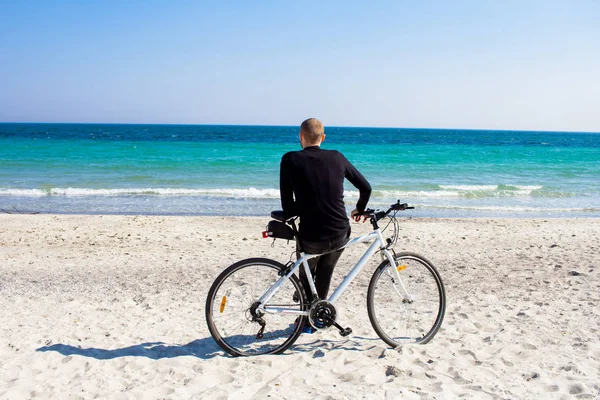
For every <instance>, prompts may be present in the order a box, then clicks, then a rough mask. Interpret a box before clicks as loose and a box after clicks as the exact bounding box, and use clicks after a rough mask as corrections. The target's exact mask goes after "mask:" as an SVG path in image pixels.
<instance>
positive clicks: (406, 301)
mask: <svg viewBox="0 0 600 400" xmlns="http://www.w3.org/2000/svg"><path fill="white" fill-rule="evenodd" d="M395 260H396V265H395V266H391V265H390V263H389V261H384V262H383V263H381V265H379V267H378V268H377V270H375V273H374V274H373V277H372V278H371V282H370V283H369V291H368V294H367V310H368V312H369V319H370V320H371V325H373V329H375V332H376V333H377V335H378V336H379V337H380V338H381V339H382V340H383V341H384V342H386V343H387V344H389V345H390V346H392V347H396V346H400V345H402V344H406V343H420V344H425V343H427V342H429V341H430V340H431V339H432V338H433V337H434V336H435V334H436V333H437V331H438V330H439V329H440V327H441V325H442V321H443V319H444V312H445V311H446V292H445V289H444V284H443V283H442V278H441V277H440V275H439V273H438V272H437V270H436V269H435V267H434V266H433V265H432V264H431V263H430V262H429V261H427V260H426V259H425V258H423V257H421V256H420V255H418V254H414V253H399V254H397V255H396V257H395ZM394 268H396V269H397V270H398V274H399V275H400V280H398V275H397V274H396V271H394Z"/></svg>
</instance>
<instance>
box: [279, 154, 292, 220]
mask: <svg viewBox="0 0 600 400" xmlns="http://www.w3.org/2000/svg"><path fill="white" fill-rule="evenodd" d="M291 172H292V171H291V165H290V160H289V156H288V155H287V154H284V155H283V157H282V158H281V164H280V165H279V194H280V196H281V208H282V209H283V214H284V215H285V217H286V218H291V217H293V216H295V215H296V203H295V202H294V190H293V187H292V177H291V175H292V174H291Z"/></svg>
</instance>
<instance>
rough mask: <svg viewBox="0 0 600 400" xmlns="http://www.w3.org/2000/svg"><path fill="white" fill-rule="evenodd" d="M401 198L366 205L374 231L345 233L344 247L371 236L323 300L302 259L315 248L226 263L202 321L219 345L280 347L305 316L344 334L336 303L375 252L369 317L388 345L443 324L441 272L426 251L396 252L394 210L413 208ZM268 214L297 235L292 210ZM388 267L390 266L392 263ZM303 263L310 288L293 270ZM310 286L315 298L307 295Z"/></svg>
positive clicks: (262, 350)
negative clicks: (290, 257) (382, 205)
mask: <svg viewBox="0 0 600 400" xmlns="http://www.w3.org/2000/svg"><path fill="white" fill-rule="evenodd" d="M412 208H414V207H409V206H408V205H407V204H400V201H398V202H397V203H396V204H393V205H391V206H390V208H389V209H388V210H387V211H381V210H371V209H367V210H366V211H365V212H364V213H362V215H364V216H365V217H366V218H369V220H370V222H371V224H372V226H373V231H372V232H371V233H368V234H366V235H363V236H359V237H356V238H354V239H351V240H350V241H348V242H347V243H346V245H344V246H343V247H344V248H347V247H351V246H353V245H356V244H358V243H368V242H370V241H371V240H373V243H372V244H371V245H370V246H369V248H368V249H367V250H366V251H365V253H364V254H363V256H362V257H361V258H360V259H359V261H358V262H357V263H356V265H355V266H354V268H353V269H352V270H351V271H350V273H349V274H348V275H347V276H346V277H345V278H344V280H343V281H342V282H341V283H340V285H339V286H338V287H337V288H336V289H335V290H334V292H333V293H332V294H331V296H330V297H329V299H319V298H318V296H317V295H316V293H317V291H316V289H315V285H314V282H313V279H312V275H311V272H310V268H309V265H308V262H307V260H309V259H311V258H314V257H317V256H319V255H320V254H305V253H304V252H302V251H301V242H300V249H299V250H300V251H299V258H298V259H297V261H295V262H293V261H289V262H288V263H287V264H285V265H284V264H282V263H280V262H278V261H274V260H270V259H266V258H249V259H246V260H242V261H239V262H236V263H235V264H233V265H231V266H229V267H228V268H226V269H225V270H224V271H223V272H222V273H221V274H220V275H219V276H218V277H217V278H216V279H215V281H214V282H213V284H212V286H211V288H210V290H209V292H208V296H207V299H206V310H205V311H206V321H207V324H208V329H209V331H210V334H211V335H212V337H213V338H214V339H215V341H216V342H217V344H218V345H219V346H220V347H221V348H222V349H223V350H225V351H226V352H227V353H229V354H231V355H233V356H252V355H262V354H279V353H281V352H283V351H285V350H286V349H288V348H289V347H290V346H292V344H294V342H295V341H296V340H297V339H298V337H299V336H300V334H301V333H302V329H303V327H304V325H305V323H306V321H307V320H308V321H309V323H310V325H311V326H313V327H314V328H317V329H323V328H328V327H331V326H335V327H336V328H338V329H339V331H340V334H341V335H342V336H347V335H349V334H350V333H351V332H352V330H351V329H350V328H343V327H342V326H341V325H339V323H338V322H337V321H336V314H337V312H336V309H335V306H334V303H335V302H336V300H337V299H338V298H339V297H340V296H341V295H342V293H343V292H344V291H345V290H346V288H347V287H348V286H349V285H350V283H351V282H352V281H353V280H354V278H355V277H356V276H357V275H358V273H359V272H360V271H361V270H362V269H363V267H364V266H365V264H366V263H367V261H368V260H369V259H370V258H371V257H372V256H373V255H374V254H375V253H377V252H379V253H380V255H381V258H382V262H381V264H379V266H378V267H377V268H376V270H375V272H374V273H373V276H372V277H371V280H370V283H369V287H368V291H367V311H368V315H369V320H370V322H371V325H372V326H373V329H374V330H375V332H376V333H377V335H378V336H379V337H380V338H381V339H382V340H383V341H384V342H385V343H386V344H388V345H390V346H392V347H397V346H400V345H402V344H405V343H418V344H425V343H427V342H429V341H430V340H431V339H432V338H433V337H434V336H435V334H436V333H437V332H438V330H439V329H440V327H441V324H442V321H443V319H444V313H445V310H446V294H445V289H444V284H443V282H442V278H441V277H440V275H439V273H438V271H437V270H436V268H435V267H434V266H433V264H431V262H429V261H427V259H425V258H424V257H422V256H420V255H418V254H415V253H409V252H402V253H398V254H396V252H395V251H394V250H393V248H392V247H393V246H394V245H395V243H396V242H397V240H398V231H399V224H398V221H397V218H396V213H397V212H398V211H402V210H407V209H412ZM271 217H272V218H274V219H275V220H276V221H279V222H280V223H286V224H287V225H288V226H289V227H291V231H292V232H293V235H294V236H295V237H296V239H297V238H298V236H297V235H298V231H297V228H296V224H295V220H296V217H293V218H290V219H287V220H286V219H285V217H284V216H283V212H282V211H273V212H272V213H271ZM385 217H389V219H390V221H389V222H388V224H387V225H386V226H385V227H384V229H383V230H385V229H386V228H387V227H388V226H389V225H390V224H392V225H393V228H394V231H393V234H392V236H391V238H388V239H386V240H384V237H383V234H382V230H381V229H380V228H379V225H378V222H379V221H380V220H382V219H383V218H385ZM392 266H393V267H392ZM300 267H302V268H304V271H305V272H306V275H307V277H308V282H309V286H310V287H308V288H304V287H302V284H301V283H300V280H299V278H298V276H297V275H296V274H295V273H296V271H298V269H299V268H300ZM308 290H310V293H311V294H312V297H313V298H315V299H316V300H314V301H308V299H309V297H308V296H307V291H308Z"/></svg>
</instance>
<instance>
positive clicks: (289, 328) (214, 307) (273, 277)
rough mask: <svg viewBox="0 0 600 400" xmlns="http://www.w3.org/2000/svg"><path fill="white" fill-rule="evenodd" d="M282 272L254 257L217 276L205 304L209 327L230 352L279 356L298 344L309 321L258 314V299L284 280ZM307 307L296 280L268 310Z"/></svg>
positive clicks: (276, 265)
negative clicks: (297, 341) (295, 343)
mask: <svg viewBox="0 0 600 400" xmlns="http://www.w3.org/2000/svg"><path fill="white" fill-rule="evenodd" d="M284 269H285V266H284V265H283V264H281V263H278V262H277V261H273V260H269V259H264V258H251V259H247V260H242V261H239V262H237V263H235V264H233V265H231V266H230V267H228V268H227V269H226V270H225V271H223V272H222V273H221V274H220V275H219V276H218V277H217V279H216V280H215V282H214V283H213V285H212V286H211V288H210V290H209V292H208V297H207V299H206V322H207V324H208V329H209V331H210V333H211V335H212V337H213V338H214V339H215V341H216V342H217V344H218V345H219V346H221V348H222V349H223V350H225V351H226V352H227V353H229V354H231V355H233V356H253V355H261V354H277V353H281V352H283V351H284V350H286V349H287V348H288V347H290V346H291V345H292V344H293V343H294V342H295V341H296V339H298V336H300V334H301V333H302V327H303V326H304V323H305V321H306V317H305V316H298V315H294V314H288V313H285V312H281V313H261V312H258V313H257V311H256V309H255V308H256V305H257V304H258V303H257V300H258V299H259V298H260V297H261V296H262V295H263V294H265V293H266V292H267V290H268V289H269V288H270V287H272V286H273V285H274V284H275V282H276V281H277V280H278V279H279V278H281V275H280V272H281V271H282V270H284ZM295 293H298V295H297V296H295V295H294V294H295ZM305 304H306V303H305V296H304V290H302V286H301V284H300V281H299V280H298V278H297V277H296V276H295V275H292V276H291V277H290V279H287V280H285V281H284V282H283V284H282V285H281V287H280V288H279V290H278V291H277V292H276V293H275V295H273V297H272V298H271V299H270V300H269V301H268V303H266V304H265V305H266V306H271V307H281V308H285V309H288V310H297V311H300V310H304V307H305Z"/></svg>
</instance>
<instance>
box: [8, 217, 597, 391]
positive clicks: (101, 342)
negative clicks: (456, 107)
mask: <svg viewBox="0 0 600 400" xmlns="http://www.w3.org/2000/svg"><path fill="white" fill-rule="evenodd" d="M267 220H268V218H213V217H131V216H127V217H124V216H53V215H0V262H1V264H0V307H1V308H2V314H1V315H0V398H2V399H11V400H12V399H21V398H23V399H28V398H33V397H35V398H79V397H81V398H86V399H87V398H95V397H99V398H115V399H118V398H128V399H129V398H136V399H137V398H140V399H156V398H203V399H204V398H209V399H210V398H231V399H244V398H267V397H268V398H270V399H292V398H294V399H295V398H320V399H327V398H336V399H337V398H365V399H381V398H387V399H394V398H408V399H411V398H415V399H416V398H437V399H445V398H455V397H459V396H463V397H466V398H477V399H485V398H494V399H495V398H500V399H514V398H527V399H538V398H557V399H561V398H591V399H598V398H600V219H570V220H567V219H548V220H543V219H535V220H534V219H492V220H490V219H471V220H432V219H413V220H407V221H403V222H402V228H403V230H402V232H401V242H400V243H399V245H398V247H397V249H398V250H408V251H415V252H418V253H421V254H423V255H424V256H425V257H427V258H429V259H430V260H431V261H432V262H433V263H434V264H435V265H436V266H437V267H438V269H439V271H440V273H441V274H442V277H443V279H444V282H445V285H446V289H447V300H448V308H447V312H446V318H445V321H444V324H443V326H442V329H441V330H440V332H439V333H438V334H437V336H436V337H435V338H434V339H433V341H432V342H430V343H429V344H427V345H422V346H418V345H413V346H405V347H403V348H401V349H397V350H392V349H390V348H388V347H387V346H386V345H385V344H384V343H383V342H382V341H381V340H380V339H379V338H378V337H377V336H376V334H375V332H374V331H373V329H372V328H371V326H370V324H369V320H368V317H367V313H366V289H367V284H368V281H369V279H370V275H371V273H372V271H373V269H374V267H375V265H376V264H377V261H378V260H375V259H374V260H373V263H372V265H370V266H368V267H367V268H366V269H365V270H364V271H363V272H362V273H361V275H360V276H359V278H357V280H356V281H355V282H354V283H353V284H352V286H351V287H350V289H349V290H348V291H347V292H346V293H345V294H344V295H343V296H342V298H341V299H340V301H339V303H338V313H339V314H340V316H339V321H340V322H341V324H342V325H344V326H350V327H352V329H353V330H354V333H353V334H352V335H351V336H350V337H347V338H342V337H340V336H339V334H338V333H337V331H336V330H335V329H331V330H326V331H320V332H319V333H317V334H314V335H302V336H301V337H300V339H299V340H298V342H297V343H296V345H295V346H293V347H292V348H291V349H290V350H288V351H287V352H286V353H284V354H283V355H277V356H261V357H254V358H232V357H230V356H227V355H225V354H224V352H223V351H221V350H220V348H219V347H218V346H217V345H216V344H215V343H214V341H213V340H212V338H211V337H210V335H209V333H208V329H207V327H206V322H205V319H204V301H205V298H206V294H207V291H208V288H209V286H210V284H211V283H212V281H213V279H214V278H215V277H216V275H217V274H218V273H219V272H220V271H221V270H222V269H224V268H225V267H227V266H228V265H229V264H231V263H233V262H234V261H237V260H239V259H242V258H247V257H256V256H262V257H270V258H275V259H277V260H280V261H283V262H285V261H286V260H287V259H289V255H290V254H291V252H292V251H293V245H292V244H286V243H285V242H282V241H278V242H277V243H276V244H275V247H273V248H272V247H271V241H270V240H267V239H262V238H260V233H261V231H262V230H263V228H264V225H265V224H266V222H267ZM367 228H368V224H366V225H359V226H356V225H355V226H354V229H355V233H359V232H362V231H365V230H366V229H367ZM364 249H365V247H356V248H355V249H354V251H348V252H346V253H345V254H344V256H343V257H342V259H341V261H340V264H339V265H338V268H337V270H336V275H335V277H336V280H335V281H334V284H335V283H336V282H339V280H340V279H341V278H342V277H343V276H344V275H345V273H346V271H348V270H349V269H350V267H351V266H352V265H351V264H352V263H351V261H353V260H356V257H357V256H358V254H359V252H360V251H364Z"/></svg>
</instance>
